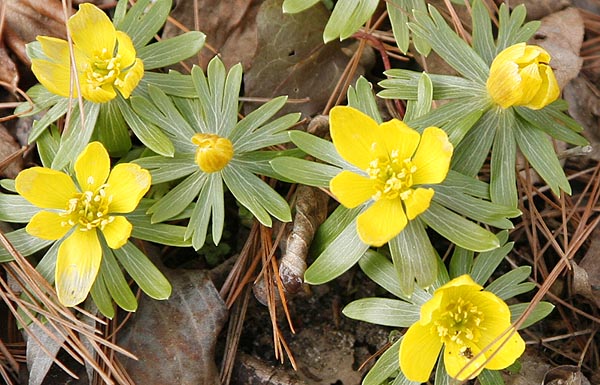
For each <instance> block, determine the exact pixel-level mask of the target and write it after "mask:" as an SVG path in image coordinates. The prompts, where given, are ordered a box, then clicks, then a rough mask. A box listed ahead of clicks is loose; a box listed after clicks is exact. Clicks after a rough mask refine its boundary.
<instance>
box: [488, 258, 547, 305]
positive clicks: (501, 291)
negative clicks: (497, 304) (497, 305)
mask: <svg viewBox="0 0 600 385" xmlns="http://www.w3.org/2000/svg"><path fill="white" fill-rule="evenodd" d="M530 274H531V267H530V266H519V267H517V268H516V269H513V270H511V271H509V272H508V273H506V274H504V275H502V276H501V277H500V278H498V279H496V280H495V281H494V282H492V283H490V284H489V285H488V286H487V287H486V288H485V290H487V291H489V292H492V293H494V294H496V295H497V296H498V297H500V298H502V299H508V298H512V297H514V296H516V295H519V294H522V293H526V292H528V291H529V290H531V289H533V288H534V287H535V284H534V283H533V282H525V283H521V282H523V281H524V280H526V279H527V277H529V275H530Z"/></svg>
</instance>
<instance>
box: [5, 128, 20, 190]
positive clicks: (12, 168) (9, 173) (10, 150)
mask: <svg viewBox="0 0 600 385" xmlns="http://www.w3.org/2000/svg"><path fill="white" fill-rule="evenodd" d="M20 149H21V146H19V144H18V143H17V142H16V141H15V138H13V136H12V135H11V134H10V133H9V132H8V130H7V129H6V128H5V127H4V126H3V125H1V124H0V176H2V177H6V178H14V177H16V176H17V174H18V173H19V172H20V171H21V170H23V158H22V157H20V156H17V157H13V159H10V157H11V156H13V155H14V154H15V153H16V152H18V151H19V150H20Z"/></svg>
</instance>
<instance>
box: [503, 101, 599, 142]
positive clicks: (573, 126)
mask: <svg viewBox="0 0 600 385" xmlns="http://www.w3.org/2000/svg"><path fill="white" fill-rule="evenodd" d="M515 111H516V112H517V114H519V116H520V117H521V118H523V119H524V120H526V121H527V122H529V123H530V124H532V125H533V126H535V127H537V128H538V129H540V130H542V131H544V132H545V133H546V134H548V135H550V136H552V137H553V138H555V139H558V140H562V141H563V142H567V143H571V144H575V145H577V146H587V145H588V144H589V142H588V140H587V139H586V138H584V137H583V136H581V135H579V132H581V129H582V127H581V126H579V124H578V123H577V122H576V121H573V119H572V118H570V117H569V116H567V115H565V114H564V113H563V112H562V111H560V110H559V109H557V108H555V107H554V106H553V105H550V106H547V107H546V108H544V109H542V110H532V109H530V108H526V107H516V108H515ZM572 121H573V122H574V123H573V122H572ZM567 124H568V125H567Z"/></svg>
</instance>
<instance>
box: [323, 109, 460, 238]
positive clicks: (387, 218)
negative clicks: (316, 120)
mask: <svg viewBox="0 0 600 385" xmlns="http://www.w3.org/2000/svg"><path fill="white" fill-rule="evenodd" d="M329 119H330V127H331V138H332V140H333V144H334V146H335V148H336V150H337V151H338V153H339V154H340V155H341V156H342V158H344V159H345V160H346V161H348V162H350V163H351V164H352V165H354V166H356V167H357V168H358V169H360V170H362V171H363V173H356V172H352V171H349V170H344V171H342V172H340V173H339V174H338V175H336V176H335V177H334V178H333V179H331V181H330V183H329V187H330V189H331V192H332V193H333V195H335V197H336V198H337V199H338V200H339V201H340V203H341V204H343V205H344V206H346V207H348V208H353V207H357V206H358V205H360V204H362V203H364V202H367V201H370V200H373V201H374V202H373V204H372V205H371V206H369V207H368V208H367V209H366V210H365V211H364V212H363V213H361V214H360V215H359V216H358V218H357V230H358V235H359V237H360V239H361V240H362V241H363V242H364V243H366V244H369V245H373V246H381V245H383V244H384V243H386V242H387V241H389V240H390V239H392V238H393V237H395V236H396V235H397V234H398V233H400V232H401V231H402V229H404V227H405V226H406V224H407V223H408V220H411V219H414V218H415V217H417V216H418V215H419V214H421V213H422V212H424V211H425V210H427V209H428V208H429V205H430V202H431V199H432V197H433V189H431V188H425V187H419V186H420V185H427V184H435V183H440V182H442V181H443V180H444V179H445V178H446V174H447V173H448V168H449V167H450V158H451V157H452V151H453V148H452V144H451V143H450V142H449V141H448V136H447V135H446V133H445V132H444V131H442V130H441V129H439V128H437V127H428V128H426V129H425V130H424V131H423V135H420V134H419V133H418V132H417V131H415V130H413V129H412V128H410V127H408V126H407V125H406V124H405V123H403V122H401V121H399V120H397V119H392V120H390V121H389V122H385V123H382V124H380V125H378V124H377V122H375V121H374V120H373V119H371V118H370V117H369V116H367V115H365V114H363V113H362V112H360V111H358V110H356V109H354V108H352V107H346V106H338V107H334V108H333V109H332V110H331V113H330V115H329Z"/></svg>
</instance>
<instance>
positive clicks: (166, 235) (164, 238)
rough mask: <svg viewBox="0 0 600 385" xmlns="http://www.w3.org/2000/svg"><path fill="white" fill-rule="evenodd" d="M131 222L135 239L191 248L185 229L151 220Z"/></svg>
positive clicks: (133, 220) (132, 220) (132, 234)
mask: <svg viewBox="0 0 600 385" xmlns="http://www.w3.org/2000/svg"><path fill="white" fill-rule="evenodd" d="M129 222H131V224H132V225H133V230H132V232H131V236H132V237H133V238H137V239H142V240H144V241H150V242H155V243H160V244H161V245H167V246H176V247H190V246H191V245H192V243H191V242H190V241H189V240H185V239H184V234H185V227H182V226H175V225H168V224H164V223H151V222H150V219H147V220H146V221H140V220H135V219H129Z"/></svg>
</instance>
